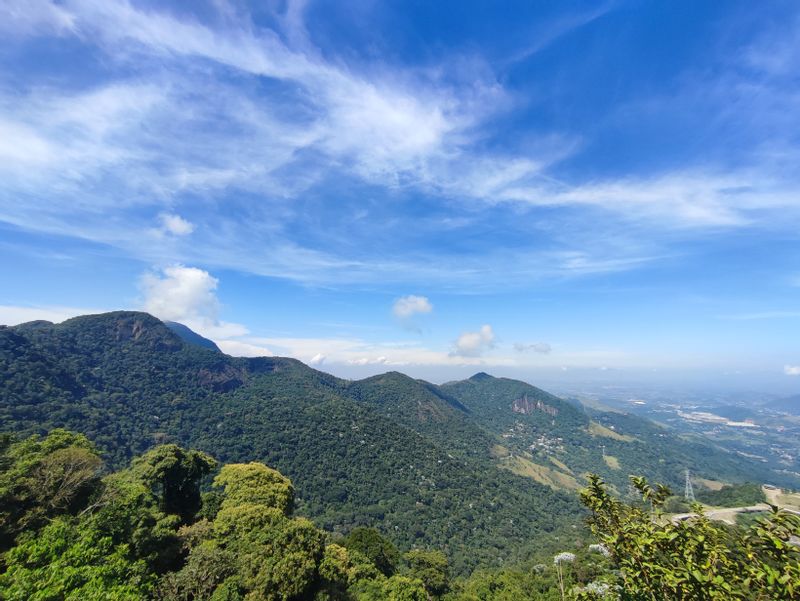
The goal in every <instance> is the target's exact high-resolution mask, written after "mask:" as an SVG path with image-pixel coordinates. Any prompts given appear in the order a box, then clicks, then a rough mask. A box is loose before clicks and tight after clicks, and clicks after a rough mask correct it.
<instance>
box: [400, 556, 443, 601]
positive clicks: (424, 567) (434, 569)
mask: <svg viewBox="0 0 800 601" xmlns="http://www.w3.org/2000/svg"><path fill="white" fill-rule="evenodd" d="M403 559H404V560H405V562H406V564H408V575H409V576H410V577H412V578H416V579H418V580H420V581H421V582H422V584H423V585H424V586H425V590H426V591H427V592H428V594H429V595H432V596H434V597H440V596H442V595H444V594H445V593H446V592H447V591H448V589H449V588H450V570H449V566H448V565H447V556H445V554H444V553H442V552H441V551H423V550H422V549H412V550H411V551H409V552H408V553H406V554H405V555H404V556H403Z"/></svg>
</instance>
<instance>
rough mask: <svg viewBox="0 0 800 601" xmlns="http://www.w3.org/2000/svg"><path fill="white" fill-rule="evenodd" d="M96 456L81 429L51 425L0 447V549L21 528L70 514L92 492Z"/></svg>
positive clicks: (97, 468)
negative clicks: (50, 428) (43, 433)
mask: <svg viewBox="0 0 800 601" xmlns="http://www.w3.org/2000/svg"><path fill="white" fill-rule="evenodd" d="M101 465H102V461H101V460H100V458H99V456H98V453H97V451H96V450H95V448H94V445H92V443H90V442H89V440H88V439H87V438H86V437H85V436H83V435H81V434H75V433H72V432H67V431H65V430H54V431H52V432H51V433H50V434H48V435H47V436H46V437H44V438H41V437H39V436H31V437H30V438H27V439H25V440H22V441H18V442H12V439H10V438H6V439H5V444H4V445H2V447H0V551H2V550H4V549H6V548H8V547H9V546H10V545H11V544H12V543H13V541H14V539H15V538H16V536H17V535H18V534H19V533H20V532H21V531H23V530H36V529H38V528H39V527H41V526H43V525H44V524H46V523H47V521H48V520H49V519H50V518H52V517H54V516H56V515H59V514H62V513H72V514H74V513H75V512H76V511H78V510H79V509H80V508H81V507H82V506H83V505H84V504H85V503H86V502H87V501H88V499H89V498H90V497H91V496H92V495H93V494H95V493H96V491H97V488H98V485H99V482H100V477H99V473H100V466H101Z"/></svg>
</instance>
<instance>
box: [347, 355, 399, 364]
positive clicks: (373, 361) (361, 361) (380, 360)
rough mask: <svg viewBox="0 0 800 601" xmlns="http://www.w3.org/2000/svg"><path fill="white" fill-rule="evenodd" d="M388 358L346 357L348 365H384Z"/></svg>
mask: <svg viewBox="0 0 800 601" xmlns="http://www.w3.org/2000/svg"><path fill="white" fill-rule="evenodd" d="M388 362H389V360H388V359H387V358H386V357H383V356H380V357H359V358H358V359H348V360H347V363H348V364H349V365H386V364H387V363H388Z"/></svg>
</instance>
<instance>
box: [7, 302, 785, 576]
mask: <svg viewBox="0 0 800 601" xmlns="http://www.w3.org/2000/svg"><path fill="white" fill-rule="evenodd" d="M56 427H64V428H68V429H71V430H75V431H78V432H82V433H84V434H86V435H87V436H88V437H89V438H90V439H92V440H93V441H94V442H95V443H96V444H97V445H98V446H99V448H100V449H102V451H103V452H104V454H105V457H106V459H107V462H108V464H109V466H111V467H119V466H122V465H124V464H126V462H127V461H129V459H130V458H131V457H132V456H133V455H136V454H140V453H142V452H144V451H146V450H147V449H148V448H150V447H152V446H154V445H156V444H159V443H163V442H177V443H179V444H181V445H184V446H187V447H191V448H194V449H199V450H202V451H206V452H208V453H210V454H212V455H213V456H215V457H216V458H218V459H219V460H220V461H222V462H226V463H230V462H245V461H262V462H265V463H267V464H269V465H272V466H274V467H276V468H277V469H279V470H280V471H281V472H283V473H284V474H286V475H287V476H289V477H290V478H291V479H292V481H293V482H294V483H295V486H296V487H297V493H298V511H299V512H300V513H301V514H305V515H307V516H309V517H311V518H312V519H314V520H315V521H316V522H317V523H318V524H319V525H321V526H322V527H324V528H325V529H327V530H330V531H334V532H337V531H338V532H342V533H346V532H348V531H350V530H351V529H352V528H354V527H356V526H360V525H370V526H375V527H377V528H379V529H380V530H381V531H382V532H383V533H384V534H386V535H387V536H388V537H390V538H391V539H392V540H393V541H394V542H395V543H396V544H398V545H399V546H401V547H402V548H411V547H414V546H435V547H438V548H441V549H443V550H445V551H446V552H447V553H448V555H449V556H450V557H451V561H452V563H453V567H454V569H455V571H456V572H465V571H468V570H470V569H472V568H474V567H475V566H479V565H497V564H498V563H502V562H504V561H507V560H515V559H520V558H522V557H526V556H527V555H528V554H529V553H530V552H531V551H532V549H534V548H536V549H537V550H539V551H542V550H548V549H550V548H557V547H558V545H559V544H560V543H559V541H563V540H565V537H567V538H569V537H572V538H574V537H577V536H581V532H582V530H581V527H580V523H581V518H582V516H583V513H582V510H581V508H580V503H579V502H578V499H577V495H576V494H575V491H577V490H578V489H579V488H581V487H582V486H583V485H584V483H585V482H586V476H587V474H589V473H598V474H600V475H601V476H602V477H603V478H604V479H605V480H606V481H607V482H608V483H609V484H610V485H611V486H612V488H613V490H616V491H617V493H618V494H620V495H625V494H626V492H627V476H628V474H631V473H636V474H642V475H645V476H647V477H648V478H651V479H653V480H657V481H659V482H665V483H667V484H669V485H672V486H673V487H677V486H680V485H681V483H682V478H683V471H684V469H687V468H688V469H691V470H692V471H693V472H694V473H696V474H697V475H698V476H702V477H704V478H708V479H714V480H725V481H730V482H735V481H744V480H753V481H771V482H775V483H781V482H782V481H785V480H786V478H788V477H789V476H786V475H785V474H784V475H781V474H777V473H773V472H769V470H767V469H766V468H765V467H764V466H763V465H762V464H760V463H759V462H757V461H753V460H750V459H747V458H745V457H741V456H737V455H734V454H732V453H729V452H726V451H724V450H723V449H720V448H717V447H715V446H714V445H713V444H712V443H710V442H708V441H703V440H700V439H689V438H685V437H681V436H678V435H677V434H675V433H673V432H672V431H670V430H668V429H665V428H663V427H660V426H658V425H657V424H655V423H653V422H650V421H647V420H645V419H642V418H638V417H635V416H632V415H628V414H624V413H619V412H603V411H597V410H592V409H588V408H584V407H582V406H580V405H578V404H575V403H573V402H569V401H567V400H564V399H561V398H558V397H556V396H554V395H552V394H549V393H547V392H546V391H544V390H541V389H539V388H536V387H534V386H532V385H530V384H527V383H525V382H521V381H517V380H511V379H506V378H495V377H493V376H491V375H488V374H486V373H482V372H481V373H478V374H475V375H474V376H472V377H471V378H469V379H467V380H462V381H458V382H449V383H446V384H442V385H435V384H432V383H430V382H426V381H423V380H417V379H414V378H411V377H409V376H406V375H404V374H402V373H399V372H389V373H385V374H382V375H378V376H374V377H370V378H366V379H363V380H358V381H349V380H343V379H340V378H337V377H334V376H332V375H330V374H327V373H323V372H321V371H318V370H315V369H312V368H311V367H309V366H307V365H305V364H303V363H301V362H300V361H297V360H295V359H289V358H282V357H260V358H235V357H230V356H228V355H225V354H223V353H222V352H220V351H219V349H218V348H217V347H216V345H215V344H214V343H213V342H211V341H209V340H207V339H205V338H203V337H201V336H199V335H198V334H196V333H195V332H193V331H192V330H190V329H189V328H187V327H186V326H183V325H181V324H176V323H165V322H161V321H160V320H158V319H157V318H155V317H153V316H151V315H148V314H146V313H140V312H126V311H120V312H112V313H105V314H100V315H88V316H82V317H77V318H74V319H70V320H67V321H65V322H63V323H61V324H52V323H49V322H44V321H36V322H30V323H25V324H21V325H18V326H13V327H6V326H0V431H2V432H9V433H14V434H16V435H27V434H32V433H44V432H46V431H48V430H50V429H52V428H56ZM792 484H796V483H795V482H792Z"/></svg>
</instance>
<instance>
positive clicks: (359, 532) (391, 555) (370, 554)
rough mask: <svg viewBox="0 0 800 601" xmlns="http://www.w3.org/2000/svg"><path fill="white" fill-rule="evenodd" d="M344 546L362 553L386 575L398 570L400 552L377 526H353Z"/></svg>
mask: <svg viewBox="0 0 800 601" xmlns="http://www.w3.org/2000/svg"><path fill="white" fill-rule="evenodd" d="M344 546H345V547H347V548H348V549H351V550H355V551H358V552H359V553H362V554H363V555H364V556H365V557H366V558H367V559H369V560H370V561H371V562H372V563H373V564H375V567H376V568H378V569H379V570H380V571H381V573H383V574H384V575H386V576H391V575H392V574H394V573H395V571H396V570H397V563H398V561H399V560H400V552H399V551H398V550H397V548H396V547H395V546H394V545H393V544H392V543H391V542H390V541H389V540H387V539H386V538H384V537H383V536H381V533H380V532H378V531H377V530H376V529H375V528H364V527H359V528H353V530H351V531H350V534H348V535H347V537H346V538H345V539H344Z"/></svg>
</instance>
